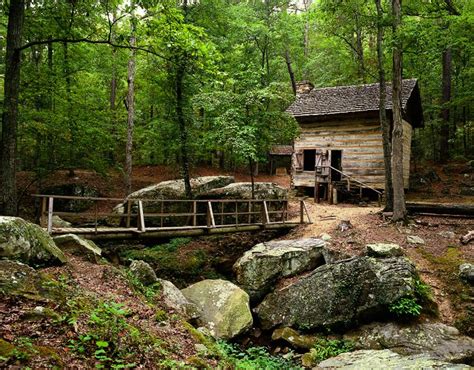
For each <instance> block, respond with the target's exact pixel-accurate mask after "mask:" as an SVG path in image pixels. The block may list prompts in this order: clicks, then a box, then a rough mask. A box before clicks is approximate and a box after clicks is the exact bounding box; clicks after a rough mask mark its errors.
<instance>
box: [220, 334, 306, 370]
mask: <svg viewBox="0 0 474 370" xmlns="http://www.w3.org/2000/svg"><path fill="white" fill-rule="evenodd" d="M218 346H219V348H220V351H221V358H222V361H223V362H224V364H227V365H230V366H231V367H233V368H235V369H242V370H251V369H252V370H253V369H255V370H257V369H269V370H270V369H275V370H276V369H282V370H283V369H300V368H301V367H300V366H297V365H296V364H295V363H294V362H293V360H292V359H293V355H292V353H291V352H290V354H289V355H287V356H286V358H284V357H279V356H272V355H271V354H269V353H268V351H267V349H266V348H265V347H250V348H247V349H245V350H241V349H240V348H239V347H238V346H236V345H233V344H230V343H227V342H224V341H218Z"/></svg>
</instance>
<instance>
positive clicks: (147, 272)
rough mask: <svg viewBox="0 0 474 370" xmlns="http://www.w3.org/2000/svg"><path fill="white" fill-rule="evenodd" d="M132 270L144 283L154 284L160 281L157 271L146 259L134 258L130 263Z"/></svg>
mask: <svg viewBox="0 0 474 370" xmlns="http://www.w3.org/2000/svg"><path fill="white" fill-rule="evenodd" d="M130 272H131V273H132V274H133V275H134V276H135V277H136V278H137V279H138V281H140V283H142V284H143V285H152V284H154V283H156V282H157V281H158V278H157V277H156V273H155V271H154V270H153V269H152V268H151V266H150V265H149V264H148V263H146V262H145V261H141V260H134V261H132V263H131V264H130Z"/></svg>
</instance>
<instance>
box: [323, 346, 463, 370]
mask: <svg viewBox="0 0 474 370" xmlns="http://www.w3.org/2000/svg"><path fill="white" fill-rule="evenodd" d="M318 368H322V369H327V368H329V369H418V370H422V369H433V368H436V369H469V366H467V365H462V364H452V363H449V362H445V361H441V360H436V359H432V358H430V357H427V356H424V355H413V356H401V355H399V354H398V353H395V352H392V351H390V350H389V349H385V350H361V351H355V352H348V353H343V354H341V355H339V356H336V357H332V358H330V359H327V360H324V361H322V362H320V363H319V364H318Z"/></svg>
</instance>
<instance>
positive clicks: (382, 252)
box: [366, 243, 403, 258]
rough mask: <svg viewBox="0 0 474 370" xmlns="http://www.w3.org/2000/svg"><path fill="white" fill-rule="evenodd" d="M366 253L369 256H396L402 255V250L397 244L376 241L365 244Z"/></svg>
mask: <svg viewBox="0 0 474 370" xmlns="http://www.w3.org/2000/svg"><path fill="white" fill-rule="evenodd" d="M366 248H367V255H368V256H371V257H380V258H385V257H398V256H403V250H402V248H400V246H399V245H398V244H386V243H376V244H367V245H366Z"/></svg>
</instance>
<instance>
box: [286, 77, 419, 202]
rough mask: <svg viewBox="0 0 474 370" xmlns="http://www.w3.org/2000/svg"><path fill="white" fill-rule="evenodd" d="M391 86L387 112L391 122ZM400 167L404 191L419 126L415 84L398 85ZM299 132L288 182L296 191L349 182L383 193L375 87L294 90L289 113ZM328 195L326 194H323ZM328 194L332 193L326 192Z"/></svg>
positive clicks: (306, 85)
mask: <svg viewBox="0 0 474 370" xmlns="http://www.w3.org/2000/svg"><path fill="white" fill-rule="evenodd" d="M391 92H392V89H391V85H390V84H387V91H386V96H387V99H386V102H387V103H386V109H387V116H388V119H389V120H390V121H392V99H391V95H392V94H391ZM402 108H403V129H404V144H403V157H404V158H403V164H404V180H405V187H406V188H408V187H409V171H410V155H411V138H412V132H413V128H417V127H422V126H423V112H422V107H421V99H420V91H419V88H418V82H417V80H415V79H409V80H403V84H402ZM288 112H289V113H291V114H292V115H293V116H294V117H295V118H296V120H297V121H298V123H299V125H300V128H301V131H300V135H299V137H298V138H297V139H296V140H295V142H294V153H293V157H292V178H293V186H295V187H303V188H305V187H306V188H307V187H310V188H311V187H312V188H314V187H315V184H328V185H329V186H327V185H326V186H327V187H330V185H331V184H336V185H337V184H338V183H340V182H347V186H348V187H349V186H350V184H349V181H352V182H353V183H355V184H358V185H359V186H360V187H361V188H362V187H364V186H362V185H360V184H364V185H365V187H368V188H374V189H383V188H384V180H385V179H384V172H385V171H384V160H383V145H382V130H381V126H380V121H379V84H378V83H375V84H366V85H357V86H339V87H328V88H312V85H311V84H308V83H304V84H303V86H301V85H300V86H299V89H298V94H297V97H296V100H295V102H294V103H293V104H292V105H291V106H290V107H289V108H288ZM326 190H327V189H326ZM331 194H332V192H331Z"/></svg>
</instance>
